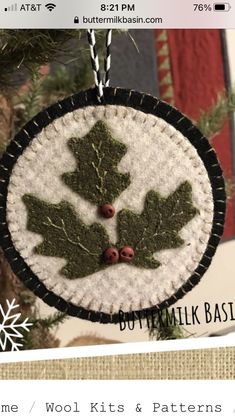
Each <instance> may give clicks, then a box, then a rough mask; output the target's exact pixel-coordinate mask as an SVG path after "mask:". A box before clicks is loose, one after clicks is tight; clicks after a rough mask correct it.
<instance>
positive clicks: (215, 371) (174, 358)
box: [0, 348, 235, 380]
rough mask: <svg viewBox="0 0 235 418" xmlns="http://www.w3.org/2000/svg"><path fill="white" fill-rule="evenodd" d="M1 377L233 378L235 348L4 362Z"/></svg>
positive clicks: (234, 375) (0, 371)
mask: <svg viewBox="0 0 235 418" xmlns="http://www.w3.org/2000/svg"><path fill="white" fill-rule="evenodd" d="M0 378H1V379H7V380H9V379H234V378H235V349H234V348H215V349H206V350H190V351H181V352H170V353H151V354H133V355H125V356H108V357H98V358H97V357H96V358H83V359H70V360H50V361H49V360H48V361H36V362H25V363H12V364H2V365H1V368H0Z"/></svg>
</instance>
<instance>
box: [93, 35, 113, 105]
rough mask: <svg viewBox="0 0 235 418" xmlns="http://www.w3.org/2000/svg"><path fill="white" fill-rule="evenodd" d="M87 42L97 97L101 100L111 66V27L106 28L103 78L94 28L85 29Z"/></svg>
mask: <svg viewBox="0 0 235 418" xmlns="http://www.w3.org/2000/svg"><path fill="white" fill-rule="evenodd" d="M87 37H88V42H89V45H90V53H91V63H92V69H93V73H94V78H95V85H96V88H97V97H98V100H99V101H102V99H103V96H104V87H108V86H109V83H110V67H111V49H110V46H111V42H112V29H108V30H107V35H106V57H105V60H104V72H105V75H104V79H102V76H101V71H100V64H99V56H98V53H97V50H96V39H95V31H94V29H88V31H87Z"/></svg>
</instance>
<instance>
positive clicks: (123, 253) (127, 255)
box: [119, 246, 135, 263]
mask: <svg viewBox="0 0 235 418" xmlns="http://www.w3.org/2000/svg"><path fill="white" fill-rule="evenodd" d="M119 256H120V260H121V261H125V262H128V263H129V262H131V261H133V259H134V257H135V251H134V250H133V248H132V247H128V246H125V247H123V248H121V249H120V251H119Z"/></svg>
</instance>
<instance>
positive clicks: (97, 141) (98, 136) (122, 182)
mask: <svg viewBox="0 0 235 418" xmlns="http://www.w3.org/2000/svg"><path fill="white" fill-rule="evenodd" d="M68 145H69V148H70V149H71V151H72V153H73V154H74V156H75V157H76V159H77V168H76V170H75V171H74V172H71V173H65V174H63V175H62V179H63V181H64V182H65V184H66V185H67V186H68V187H70V188H71V189H72V190H73V191H74V192H76V193H78V194H80V195H81V196H83V197H84V198H85V199H87V200H89V201H90V202H91V203H94V204H95V205H103V204H105V203H112V202H113V201H114V200H115V199H116V198H117V197H118V196H119V195H120V194H121V192H122V191H123V190H125V189H126V188H127V187H128V186H129V184H130V174H129V173H124V174H122V173H119V172H118V171H117V164H118V163H119V162H120V160H121V158H122V157H123V156H124V155H125V154H126V152H127V147H126V146H125V145H124V144H122V143H121V142H118V141H117V140H115V139H114V138H113V137H112V135H111V132H110V130H109V129H108V127H107V126H106V124H105V123H104V122H102V121H98V122H97V123H96V124H95V125H94V127H93V128H92V129H91V130H90V132H89V133H88V134H87V135H85V136H84V137H83V138H71V139H70V140H69V142H68Z"/></svg>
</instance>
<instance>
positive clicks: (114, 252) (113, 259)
mask: <svg viewBox="0 0 235 418" xmlns="http://www.w3.org/2000/svg"><path fill="white" fill-rule="evenodd" d="M104 260H105V262H106V263H107V264H114V263H117V262H118V260H119V252H118V249H117V248H116V247H110V248H107V250H105V252H104Z"/></svg>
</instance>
